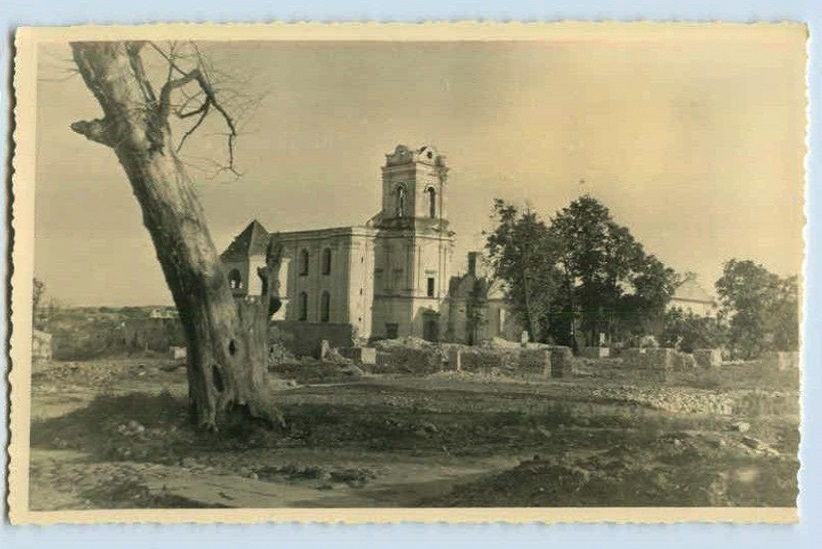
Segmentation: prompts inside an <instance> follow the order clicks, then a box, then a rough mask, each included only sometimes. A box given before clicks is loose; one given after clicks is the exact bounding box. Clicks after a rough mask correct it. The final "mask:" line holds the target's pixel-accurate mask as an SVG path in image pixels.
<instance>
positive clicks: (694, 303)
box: [668, 273, 719, 316]
mask: <svg viewBox="0 0 822 549" xmlns="http://www.w3.org/2000/svg"><path fill="white" fill-rule="evenodd" d="M675 308H679V309H682V310H683V311H684V312H691V313H693V314H695V315H698V316H716V313H717V312H718V311H719V304H718V303H717V301H716V298H714V296H712V295H711V294H710V293H709V292H708V291H707V290H706V289H705V288H703V287H702V286H701V285H700V284H699V282H697V280H696V275H694V274H693V273H688V274H686V275H685V279H684V280H683V281H682V283H681V284H680V285H679V286H677V288H676V291H675V292H674V295H673V296H672V297H671V301H670V302H668V309H675Z"/></svg>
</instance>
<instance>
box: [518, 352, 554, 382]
mask: <svg viewBox="0 0 822 549" xmlns="http://www.w3.org/2000/svg"><path fill="white" fill-rule="evenodd" d="M518 366H519V371H520V372H521V373H524V374H529V375H537V376H540V377H549V376H550V375H551V351H549V350H547V349H523V350H522V351H521V352H520V354H519V365H518Z"/></svg>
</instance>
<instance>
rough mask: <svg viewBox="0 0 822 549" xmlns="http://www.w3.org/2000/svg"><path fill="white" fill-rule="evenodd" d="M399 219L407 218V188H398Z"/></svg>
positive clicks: (401, 186)
mask: <svg viewBox="0 0 822 549" xmlns="http://www.w3.org/2000/svg"><path fill="white" fill-rule="evenodd" d="M397 217H405V187H404V186H403V185H400V186H399V187H397Z"/></svg>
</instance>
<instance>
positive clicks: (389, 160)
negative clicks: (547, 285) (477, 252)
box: [221, 145, 505, 341]
mask: <svg viewBox="0 0 822 549" xmlns="http://www.w3.org/2000/svg"><path fill="white" fill-rule="evenodd" d="M447 173H448V168H447V167H446V164H445V156H443V155H442V154H440V153H439V152H438V151H437V150H436V148H434V147H433V146H431V145H425V146H422V147H420V148H417V149H411V148H408V147H406V146H404V145H398V146H397V147H396V148H395V149H394V151H393V152H392V153H389V154H386V158H385V164H384V165H383V166H382V208H381V209H380V211H379V212H378V213H377V214H376V215H375V216H373V217H372V218H371V219H370V220H368V221H367V222H366V223H364V224H363V225H358V226H351V227H338V228H329V229H316V230H304V231H290V232H280V233H278V238H279V239H280V241H281V242H282V244H283V246H284V249H285V250H284V251H285V253H284V259H283V261H282V265H281V271H280V283H281V289H280V293H281V298H282V302H283V306H282V307H281V308H280V310H279V311H278V312H277V313H276V314H275V316H274V320H275V321H281V322H283V323H286V324H289V325H290V324H291V323H305V324H312V325H313V324H320V325H323V324H325V325H328V330H327V331H328V332H329V333H331V331H333V329H332V325H337V326H340V325H347V326H351V327H352V329H353V331H354V333H356V334H357V335H359V336H361V337H366V338H370V337H378V338H395V337H402V336H416V337H422V338H424V339H427V340H430V341H438V340H441V339H444V338H446V337H447V338H449V339H457V340H460V341H467V340H469V339H474V337H475V336H477V335H479V336H481V337H482V338H490V337H496V336H500V335H502V334H503V332H505V330H504V329H503V328H504V326H505V312H504V308H505V307H504V304H503V302H502V295H501V293H499V290H498V288H497V289H495V287H493V285H491V286H489V290H492V291H491V293H490V295H489V298H488V299H487V300H486V301H487V303H488V308H489V311H488V312H486V314H487V315H488V314H489V313H490V317H494V318H496V320H495V321H494V322H492V323H490V324H489V326H488V327H486V328H484V329H483V331H482V332H481V334H473V335H470V336H469V334H466V333H465V332H464V330H462V329H459V328H458V327H455V326H463V320H460V319H459V318H456V317H458V316H459V315H462V314H465V306H464V304H465V299H466V298H467V294H466V293H465V292H466V290H465V288H466V286H465V284H468V282H467V280H468V279H466V278H465V277H462V281H463V282H459V281H458V282H456V283H455V282H453V281H452V274H451V273H452V264H453V250H454V241H455V238H454V236H455V235H454V233H453V232H451V231H450V230H449V227H448V225H449V223H448V210H447V190H448V183H447V177H446V176H447ZM272 236H273V233H270V232H268V230H266V228H265V227H263V226H262V225H261V224H260V223H259V222H258V221H256V220H254V221H252V222H251V223H250V224H249V225H248V226H247V227H246V228H245V230H243V232H241V233H240V234H239V235H238V236H237V237H236V238H235V239H234V241H233V242H232V243H231V244H230V245H229V246H228V248H227V249H226V250H225V251H224V252H223V254H222V255H221V258H222V261H223V263H224V265H225V267H226V269H227V271H228V278H229V283H230V284H231V287H232V291H233V292H234V295H235V297H244V296H246V295H249V294H250V295H255V294H259V293H260V291H261V283H260V280H259V277H257V276H256V272H257V267H258V266H262V265H263V264H264V262H265V253H266V249H267V247H268V243H269V241H270V239H271V237H272ZM471 261H474V265H476V256H473V260H469V265H470V264H471ZM471 273H472V271H471V267H470V266H469V274H468V275H466V276H474V277H475V274H471ZM471 284H473V283H471ZM451 290H453V291H455V292H456V294H455V295H453V296H452V295H450V294H449V291H451ZM452 298H453V299H454V300H455V301H454V302H453V303H452V302H451V300H452ZM461 304H462V305H461ZM449 315H452V316H454V318H452V322H450V323H449ZM303 332H304V333H309V332H308V331H305V330H304V331H303ZM310 333H312V334H316V333H318V332H317V331H316V330H314V329H312V330H311V331H310Z"/></svg>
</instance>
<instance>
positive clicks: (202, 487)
mask: <svg viewBox="0 0 822 549" xmlns="http://www.w3.org/2000/svg"><path fill="white" fill-rule="evenodd" d="M174 366H175V365H174V363H173V362H172V361H170V360H167V359H160V358H128V359H121V360H99V361H89V362H42V363H38V364H35V366H34V371H33V373H32V425H31V433H30V434H31V450H32V451H31V464H30V473H31V475H30V477H31V484H30V508H31V509H32V510H54V509H91V508H98V509H99V508H104V509H111V508H138V507H257V508H262V507H415V506H434V507H437V506H447V507H451V506H456V507H459V506H467V507H482V506H583V505H584V506H793V505H795V502H796V497H797V479H796V475H797V471H798V467H799V463H798V460H797V451H798V444H799V430H798V429H799V404H798V387H799V381H798V374H797V373H796V372H762V371H754V370H753V369H751V368H746V367H745V365H737V366H733V367H728V368H725V369H723V370H719V371H714V372H704V371H703V372H697V373H689V374H675V375H673V376H672V378H671V379H669V380H667V381H665V382H659V381H652V380H642V379H632V378H631V376H626V375H624V374H620V373H614V372H617V370H618V369H614V368H608V367H607V366H609V364H604V365H599V364H596V363H590V362H581V363H580V364H579V368H578V370H579V376H578V377H574V378H571V379H562V380H559V379H554V380H552V379H547V380H533V379H530V380H523V379H512V378H508V377H504V376H500V375H492V374H484V375H480V374H468V373H462V372H448V373H445V372H444V373H436V374H431V375H427V376H409V375H396V374H392V375H375V374H368V373H365V374H363V373H362V372H361V371H359V370H357V369H352V368H350V367H344V366H337V365H328V364H325V365H322V364H313V365H312V364H303V365H301V366H300V367H296V366H289V367H283V368H282V369H281V371H280V372H275V374H277V373H279V377H280V378H286V379H284V380H282V381H280V382H277V383H276V384H275V386H274V388H273V389H272V390H273V391H274V393H275V397H276V401H277V402H278V403H279V406H280V409H281V411H282V413H283V415H284V417H285V420H286V427H284V428H277V429H272V428H270V427H267V426H264V425H260V424H257V423H253V422H252V423H249V422H237V423H235V424H231V425H228V426H226V427H225V428H223V429H222V430H221V432H219V433H216V434H213V433H204V432H199V431H197V430H195V429H193V428H192V427H191V426H190V425H189V423H188V421H187V417H186V411H185V403H186V375H185V370H184V367H176V368H175V367H174ZM600 366H602V367H601V369H598V368H599V367H600Z"/></svg>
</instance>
